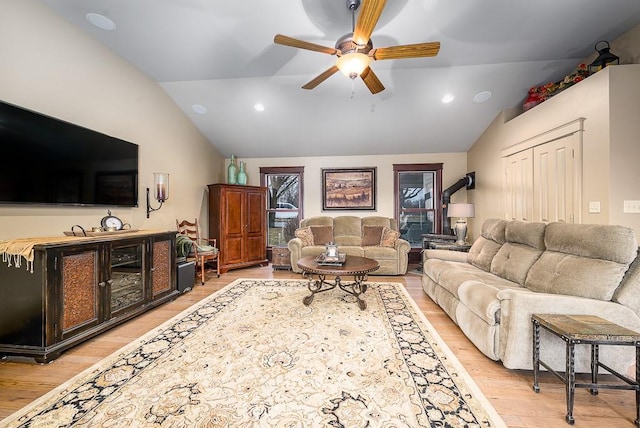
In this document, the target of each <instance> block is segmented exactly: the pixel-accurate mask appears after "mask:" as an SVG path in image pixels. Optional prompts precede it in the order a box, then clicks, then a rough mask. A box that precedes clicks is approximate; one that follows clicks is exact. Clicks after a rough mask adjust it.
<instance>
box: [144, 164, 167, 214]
mask: <svg viewBox="0 0 640 428" xmlns="http://www.w3.org/2000/svg"><path fill="white" fill-rule="evenodd" d="M153 194H154V196H153V198H154V199H155V200H157V201H158V202H160V206H159V207H158V208H152V207H151V203H150V200H149V188H148V187H147V218H149V214H150V213H151V211H158V210H159V209H160V208H162V204H163V202H164V201H166V200H167V199H169V174H167V173H164V172H154V173H153Z"/></svg>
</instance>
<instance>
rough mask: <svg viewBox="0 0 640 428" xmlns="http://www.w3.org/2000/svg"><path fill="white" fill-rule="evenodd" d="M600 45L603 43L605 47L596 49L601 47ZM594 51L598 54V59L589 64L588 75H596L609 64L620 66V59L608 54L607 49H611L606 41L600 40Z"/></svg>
mask: <svg viewBox="0 0 640 428" xmlns="http://www.w3.org/2000/svg"><path fill="white" fill-rule="evenodd" d="M602 43H605V44H606V45H607V46H606V47H602V48H600V49H598V46H602ZM594 49H595V50H596V52H598V57H597V58H596V59H595V60H594V61H593V62H592V63H591V64H589V67H588V69H589V74H594V73H597V72H598V71H600V70H602V69H603V68H605V67H607V66H609V65H611V64H615V65H619V64H620V58H618V57H617V56H616V55H614V54H612V53H611V52H609V49H611V48H610V46H609V42H607V41H606V40H600V41H599V42H598V43H596V45H595V46H594Z"/></svg>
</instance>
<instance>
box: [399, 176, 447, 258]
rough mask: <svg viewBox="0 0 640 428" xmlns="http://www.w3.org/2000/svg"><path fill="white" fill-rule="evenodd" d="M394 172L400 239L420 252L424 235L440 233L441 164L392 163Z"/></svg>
mask: <svg viewBox="0 0 640 428" xmlns="http://www.w3.org/2000/svg"><path fill="white" fill-rule="evenodd" d="M393 172H394V183H395V190H394V194H395V216H396V218H397V219H398V227H399V230H400V234H401V235H400V236H401V237H402V238H403V239H405V240H407V241H409V243H410V244H411V247H412V248H420V249H422V235H423V234H427V233H441V230H442V224H441V222H442V210H441V209H440V199H441V195H442V164H441V163H433V164H432V163H427V164H403V165H400V164H394V165H393Z"/></svg>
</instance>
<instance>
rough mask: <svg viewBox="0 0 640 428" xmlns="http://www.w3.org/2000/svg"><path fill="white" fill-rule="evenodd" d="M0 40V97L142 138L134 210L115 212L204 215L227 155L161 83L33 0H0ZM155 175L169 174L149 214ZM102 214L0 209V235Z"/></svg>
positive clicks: (162, 218) (59, 227)
mask: <svg viewBox="0 0 640 428" xmlns="http://www.w3.org/2000/svg"><path fill="white" fill-rule="evenodd" d="M0 40H3V41H4V42H2V43H0V58H2V66H1V67H0V99H2V100H3V101H6V102H9V103H12V104H17V105H19V106H22V107H25V108H28V109H31V110H35V111H38V112H42V113H44V114H47V115H50V116H54V117H57V118H60V119H62V120H65V121H68V122H72V123H76V124H79V125H81V126H84V127H87V128H90V129H94V130H96V131H99V132H103V133H105V134H108V135H111V136H114V137H117V138H121V139H124V140H127V141H131V142H133V143H136V144H138V145H139V155H140V161H139V173H140V176H139V189H138V190H139V198H138V203H139V207H138V208H117V207H116V208H112V211H113V214H114V215H117V216H119V217H120V218H122V219H123V220H124V221H125V222H128V223H130V224H131V225H132V226H133V227H134V228H136V229H165V230H169V229H175V219H176V218H194V217H196V216H197V215H198V216H200V217H201V219H203V220H204V219H206V199H205V198H206V192H205V186H206V184H208V183H211V182H215V181H219V180H220V174H221V173H220V171H221V170H222V166H223V163H224V161H223V159H222V158H221V156H220V155H219V154H218V153H217V152H216V151H215V149H213V147H212V146H211V144H209V143H208V142H207V140H206V139H205V138H204V136H203V135H202V134H201V133H200V132H199V131H198V130H197V129H196V128H195V127H194V126H193V124H192V123H191V122H190V121H189V120H188V119H187V118H186V116H184V114H183V113H182V111H181V110H180V109H178V107H177V106H176V105H175V104H174V103H173V101H172V100H171V99H170V98H169V97H168V96H167V94H166V93H165V92H164V91H163V90H162V88H161V87H160V86H159V85H157V84H156V83H155V82H154V81H152V80H151V79H149V78H148V77H147V76H146V75H144V74H142V73H141V72H139V71H138V70H137V69H135V68H134V67H132V66H131V65H130V64H129V63H127V62H126V61H124V60H122V59H121V58H119V57H118V56H116V55H114V54H113V53H111V52H110V51H109V50H108V49H107V48H105V47H104V46H103V45H102V44H100V43H98V42H97V41H95V40H94V39H92V38H90V37H88V36H86V35H85V34H84V33H83V32H81V31H80V30H78V29H77V28H75V27H74V26H72V25H71V24H69V23H67V22H66V21H64V20H62V19H61V18H59V17H58V16H57V15H55V14H54V13H53V12H51V11H49V10H48V9H47V8H46V7H44V6H42V5H41V4H40V3H38V2H36V1H35V0H20V1H9V0H0ZM21 161H23V162H24V164H25V166H26V171H25V173H28V165H29V161H28V159H24V160H21ZM154 172H167V173H169V174H170V198H169V200H168V201H167V202H166V203H165V204H164V206H163V207H162V209H161V210H160V211H157V212H154V213H152V214H151V218H149V219H147V218H146V203H145V188H146V187H151V185H152V184H153V173H154ZM152 205H154V206H157V202H156V203H155V204H152ZM106 212H107V209H106V208H86V207H85V208H73V207H46V208H45V207H28V206H25V207H21V206H0V239H9V238H14V237H25V236H49V235H51V236H57V235H60V234H62V232H63V231H64V230H70V228H71V226H72V225H74V224H80V225H82V226H87V227H90V226H97V225H99V223H100V219H101V218H102V217H103V216H104V215H106Z"/></svg>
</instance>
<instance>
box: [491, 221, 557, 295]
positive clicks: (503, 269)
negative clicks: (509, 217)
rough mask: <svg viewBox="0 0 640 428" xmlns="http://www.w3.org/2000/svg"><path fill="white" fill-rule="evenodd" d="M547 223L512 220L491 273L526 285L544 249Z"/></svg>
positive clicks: (492, 265) (492, 262)
mask: <svg viewBox="0 0 640 428" xmlns="http://www.w3.org/2000/svg"><path fill="white" fill-rule="evenodd" d="M545 228H546V224H545V223H525V222H521V221H511V222H509V223H508V224H507V226H506V229H505V239H506V240H507V242H505V243H504V245H502V247H500V250H498V253H497V254H496V255H495V256H494V258H493V260H492V261H491V273H494V274H496V275H498V276H500V277H502V278H506V279H508V280H510V281H513V282H517V283H518V284H520V285H524V282H525V280H526V278H527V273H528V272H529V269H531V266H533V264H534V263H535V262H536V261H537V260H538V258H539V257H540V254H542V251H543V250H544V248H545V247H544V231H545Z"/></svg>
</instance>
